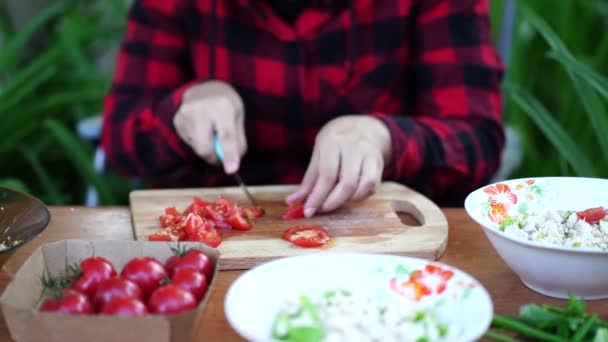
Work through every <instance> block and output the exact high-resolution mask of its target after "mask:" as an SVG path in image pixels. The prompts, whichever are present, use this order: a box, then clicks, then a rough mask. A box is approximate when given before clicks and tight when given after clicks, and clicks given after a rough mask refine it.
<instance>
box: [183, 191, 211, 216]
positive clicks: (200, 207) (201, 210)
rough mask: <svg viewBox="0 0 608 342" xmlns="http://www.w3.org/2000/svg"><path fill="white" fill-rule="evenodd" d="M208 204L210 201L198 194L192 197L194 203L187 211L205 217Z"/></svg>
mask: <svg viewBox="0 0 608 342" xmlns="http://www.w3.org/2000/svg"><path fill="white" fill-rule="evenodd" d="M208 206H209V202H207V201H205V200H203V199H202V198H200V197H198V196H194V198H193V199H192V203H191V204H190V206H188V208H187V209H186V212H187V213H192V214H196V215H199V216H201V217H205V214H206V212H207V207H208Z"/></svg>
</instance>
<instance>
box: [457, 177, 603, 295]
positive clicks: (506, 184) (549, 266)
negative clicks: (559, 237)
mask: <svg viewBox="0 0 608 342" xmlns="http://www.w3.org/2000/svg"><path fill="white" fill-rule="evenodd" d="M464 206H465V209H466V211H467V213H468V214H469V216H470V217H471V218H472V219H473V220H475V221H476V222H477V223H478V224H479V225H481V227H482V228H483V231H484V232H485V234H486V236H487V237H488V239H489V240H490V242H491V243H492V245H493V246H494V248H495V249H496V251H497V252H498V254H499V255H500V256H501V258H502V259H503V260H504V261H505V263H507V265H509V267H510V268H511V269H512V270H513V271H514V272H515V273H516V274H517V275H518V276H519V278H520V279H521V281H522V282H523V283H524V285H526V286H527V287H529V288H530V289H532V290H534V291H536V292H538V293H541V294H543V295H546V296H550V297H555V298H568V293H569V292H570V293H572V294H573V295H575V296H578V297H583V298H585V299H602V298H608V251H606V250H601V249H593V248H581V247H566V246H561V245H556V244H550V243H543V242H538V241H530V240H527V239H524V238H519V237H514V236H512V235H507V234H506V233H504V232H502V231H500V230H499V229H498V227H499V222H500V221H501V220H502V219H504V218H505V217H508V216H514V215H516V214H517V213H518V211H521V210H522V209H523V210H527V212H528V213H539V212H542V211H546V210H572V211H579V210H585V209H588V208H593V207H598V206H604V207H606V206H608V180H606V179H596V178H579V177H540V178H526V179H513V180H507V181H503V182H498V183H494V184H490V185H487V186H484V187H482V188H480V189H477V190H475V191H474V192H472V193H471V194H469V196H468V197H467V198H466V199H465V204H464Z"/></svg>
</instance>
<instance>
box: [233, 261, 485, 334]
mask: <svg viewBox="0 0 608 342" xmlns="http://www.w3.org/2000/svg"><path fill="white" fill-rule="evenodd" d="M225 311H226V315H227V317H228V321H229V322H230V324H231V325H232V327H233V328H234V329H235V330H236V331H237V332H238V333H239V334H240V335H241V336H242V337H244V338H245V339H247V340H249V341H291V342H338V341H383V342H384V341H389V342H390V341H404V342H407V341H412V342H419V341H426V342H433V341H455V342H458V341H474V340H476V339H477V338H479V337H480V336H481V335H482V334H483V333H484V332H485V331H486V330H487V328H488V327H489V326H490V322H491V319H492V302H491V300H490V297H489V295H488V293H487V292H486V290H485V289H484V288H483V287H482V286H481V285H480V284H479V283H478V282H477V281H476V280H475V279H473V278H472V277H470V276H469V275H467V274H466V273H464V272H462V271H460V270H458V269H455V268H453V267H450V266H448V265H444V264H441V263H436V262H429V261H428V260H424V259H418V258H408V257H399V256H391V255H379V254H365V253H330V252H322V253H318V254H314V255H306V256H297V257H290V258H283V259H279V260H275V261H272V262H268V263H265V264H262V265H260V266H258V267H256V268H254V269H251V270H249V271H248V272H246V273H244V274H243V275H241V276H240V277H239V279H237V280H236V281H235V282H234V283H233V284H232V286H231V287H230V289H229V290H228V294H227V297H226V302H225Z"/></svg>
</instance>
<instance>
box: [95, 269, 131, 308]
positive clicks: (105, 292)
mask: <svg viewBox="0 0 608 342" xmlns="http://www.w3.org/2000/svg"><path fill="white" fill-rule="evenodd" d="M117 297H133V298H137V299H140V300H141V299H143V297H142V291H141V289H140V288H139V286H137V284H135V283H134V282H132V281H130V280H128V279H124V278H120V277H112V278H110V279H107V280H105V281H103V282H102V283H101V284H99V286H98V287H97V291H95V296H94V297H93V306H94V307H95V311H99V310H101V309H102V308H103V307H104V306H105V305H106V304H107V303H108V302H109V301H111V300H112V299H114V298H117Z"/></svg>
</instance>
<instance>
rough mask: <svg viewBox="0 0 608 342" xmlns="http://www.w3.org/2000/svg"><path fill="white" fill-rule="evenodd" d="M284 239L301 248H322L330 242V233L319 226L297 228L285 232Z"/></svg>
mask: <svg viewBox="0 0 608 342" xmlns="http://www.w3.org/2000/svg"><path fill="white" fill-rule="evenodd" d="M283 239H285V240H287V241H289V242H291V243H293V244H294V245H296V246H300V247H321V246H323V245H325V244H326V243H327V242H328V241H329V233H328V232H327V230H325V229H323V228H321V227H317V226H296V227H293V228H289V229H287V230H286V231H284V232H283Z"/></svg>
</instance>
